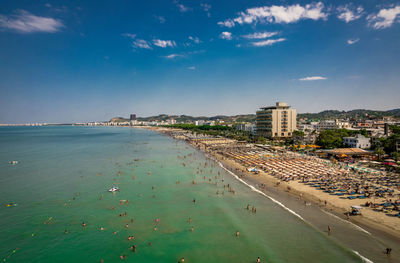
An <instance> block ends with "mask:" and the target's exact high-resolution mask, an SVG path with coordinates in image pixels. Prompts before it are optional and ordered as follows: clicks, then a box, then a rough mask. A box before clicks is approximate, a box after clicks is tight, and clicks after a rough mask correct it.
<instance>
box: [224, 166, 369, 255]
mask: <svg viewBox="0 0 400 263" xmlns="http://www.w3.org/2000/svg"><path fill="white" fill-rule="evenodd" d="M218 164H219V166H220V167H221V168H223V169H224V170H225V171H227V172H228V173H229V174H231V175H232V176H233V177H234V178H236V179H237V180H239V181H240V182H242V183H243V184H245V185H247V186H248V187H249V188H250V189H251V190H252V191H254V192H257V193H259V194H261V195H263V196H265V197H268V198H269V199H270V200H271V201H272V202H274V203H276V204H278V205H279V206H280V207H282V208H283V209H285V210H287V211H288V212H289V213H291V214H293V215H294V216H296V217H298V218H299V219H300V220H302V221H304V222H306V223H308V222H307V221H306V220H304V218H303V217H302V216H301V215H299V214H297V213H296V212H295V211H293V210H291V209H290V208H288V207H286V206H285V205H284V204H282V203H281V202H279V201H278V200H276V199H274V198H272V197H271V196H269V195H267V194H265V193H264V192H262V191H260V190H258V189H257V188H255V187H254V186H252V185H251V184H248V183H246V182H245V181H244V180H243V179H241V178H240V177H239V176H237V175H236V174H235V173H233V172H231V171H230V170H229V169H227V168H226V167H225V166H224V165H223V164H222V163H221V162H219V161H218ZM322 211H323V212H325V213H327V214H329V215H331V216H333V217H335V218H337V219H339V220H343V219H341V218H340V217H337V216H335V215H333V214H331V213H328V212H326V211H324V210H322ZM343 221H346V220H343ZM346 222H348V221H346ZM348 223H350V224H351V225H353V226H354V227H355V228H357V229H359V230H360V231H363V232H365V233H367V234H369V235H370V234H371V233H369V232H368V231H367V230H365V229H363V228H361V227H359V226H357V225H356V224H353V223H351V222H348ZM353 252H354V254H356V255H357V256H359V257H360V258H361V260H362V261H363V262H366V263H373V261H371V260H369V259H368V258H366V257H364V256H362V255H361V254H360V253H358V252H357V251H355V250H353Z"/></svg>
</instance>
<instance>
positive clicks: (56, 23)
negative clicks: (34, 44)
mask: <svg viewBox="0 0 400 263" xmlns="http://www.w3.org/2000/svg"><path fill="white" fill-rule="evenodd" d="M63 27H64V25H63V23H62V22H61V21H60V20H58V19H54V18H50V17H42V16H35V15H32V14H31V13H29V12H27V11H25V10H18V11H17V12H16V13H15V14H13V15H9V16H5V15H0V28H2V29H6V30H12V31H17V32H19V33H35V32H46V33H55V32H57V31H60V30H61V28H63Z"/></svg>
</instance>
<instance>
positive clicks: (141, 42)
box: [132, 39, 152, 49]
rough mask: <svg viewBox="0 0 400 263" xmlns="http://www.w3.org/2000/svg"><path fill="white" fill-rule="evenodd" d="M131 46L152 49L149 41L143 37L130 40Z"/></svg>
mask: <svg viewBox="0 0 400 263" xmlns="http://www.w3.org/2000/svg"><path fill="white" fill-rule="evenodd" d="M132 47H133V48H135V49H136V48H143V49H152V48H151V46H150V43H148V42H147V41H146V40H144V39H136V40H134V41H133V42H132Z"/></svg>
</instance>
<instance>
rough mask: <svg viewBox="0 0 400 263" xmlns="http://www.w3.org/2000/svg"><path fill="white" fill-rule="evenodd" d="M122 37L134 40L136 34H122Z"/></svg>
mask: <svg viewBox="0 0 400 263" xmlns="http://www.w3.org/2000/svg"><path fill="white" fill-rule="evenodd" d="M122 36H123V37H129V38H131V39H134V38H135V37H136V34H131V33H124V34H122Z"/></svg>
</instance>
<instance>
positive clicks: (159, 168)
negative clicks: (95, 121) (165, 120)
mask: <svg viewBox="0 0 400 263" xmlns="http://www.w3.org/2000/svg"><path fill="white" fill-rule="evenodd" d="M184 156H185V158H184ZM10 160H18V161H19V163H18V164H17V165H11V164H8V161H10ZM206 162H207V166H206V167H205V163H206ZM183 163H184V164H185V166H184V165H183ZM198 168H199V169H198ZM200 169H201V172H200ZM197 171H199V174H197ZM119 172H121V173H119ZM148 172H151V174H150V175H149V174H148ZM218 172H219V173H220V175H218ZM203 176H206V180H204V179H203ZM209 179H211V181H209ZM193 180H195V182H196V184H193V183H192V181H193ZM222 180H224V181H222ZM177 181H179V184H177V183H176V182H177ZM113 184H115V185H117V186H118V187H119V188H120V192H118V193H115V194H111V193H108V192H107V190H108V189H109V188H110V187H111V186H112V185H113ZM224 184H225V185H227V184H230V186H231V187H233V189H234V190H235V191H236V193H235V194H232V193H231V192H229V191H228V190H227V188H226V189H225V191H224V187H223V185H224ZM152 187H154V189H152ZM217 191H218V192H219V194H218V195H217V194H216V192H217ZM222 193H224V194H222ZM153 195H154V196H153ZM101 197H102V198H101ZM194 198H195V199H196V203H195V204H194V203H193V202H192V200H193V199H194ZM100 199H101V200H100ZM0 200H1V203H2V205H1V207H0V218H1V224H0V235H1V236H0V240H1V241H0V242H1V246H0V257H1V259H2V260H4V261H5V262H83V261H85V262H99V261H100V259H104V262H117V261H118V262H119V261H121V259H120V256H121V255H126V259H125V260H124V261H127V262H177V261H178V260H179V259H180V258H182V257H184V258H185V262H255V261H256V259H257V257H258V256H259V257H260V258H261V262H362V261H361V259H360V258H359V257H358V256H357V255H355V254H354V253H353V252H352V251H351V250H350V249H347V248H345V247H344V246H342V245H341V244H339V243H338V242H337V241H336V240H335V239H333V238H330V237H329V236H327V235H326V234H325V233H322V232H321V231H319V230H317V229H316V228H314V227H312V226H310V225H309V224H307V223H305V222H303V221H302V220H300V219H299V218H298V217H296V216H294V215H292V214H290V213H289V212H288V211H286V210H284V209H282V208H281V207H280V206H278V205H277V204H276V203H274V202H272V201H271V200H269V199H267V198H265V197H263V196H261V195H260V194H257V193H255V192H254V191H251V189H249V188H248V187H246V186H245V185H243V184H242V183H240V182H238V181H237V180H235V179H234V178H233V177H232V176H231V175H229V174H228V173H227V172H226V171H225V170H223V169H222V168H221V167H219V166H218V164H216V163H214V162H212V161H210V160H206V159H205V157H204V156H203V154H201V153H200V152H198V151H196V150H195V149H193V148H191V147H189V146H188V145H186V144H184V143H183V142H176V141H174V140H173V139H171V138H170V137H167V136H163V135H161V134H158V133H155V132H151V131H147V130H141V129H130V128H118V127H2V128H0ZM120 200H129V204H120ZM9 202H15V203H16V204H18V205H17V206H13V207H6V206H4V205H3V204H6V203H9ZM247 204H250V205H254V206H255V207H256V208H257V213H256V214H254V213H252V212H251V211H247V210H246V205H247ZM112 207H115V209H111V208H112ZM124 212H126V213H127V216H122V217H120V216H119V215H120V214H122V213H124ZM189 217H190V218H191V219H192V223H191V224H189V222H188V218H189ZM155 218H159V219H160V222H159V223H158V224H157V223H155V222H154V219H155ZM131 219H133V220H134V222H133V223H131V222H130V220H131ZM83 221H84V222H86V224H87V226H86V227H82V226H81V223H82V222H83ZM126 224H129V227H128V228H126ZM155 226H157V231H154V230H153V228H154V227H155ZM192 226H193V227H194V231H193V232H191V231H190V228H191V227H192ZM100 227H104V228H105V230H104V231H100V230H99V228H100ZM65 229H67V230H68V232H69V233H68V234H64V231H65ZM114 231H115V232H117V233H116V234H113V232H114ZM236 231H240V236H239V237H238V238H237V237H235V232H236ZM129 235H133V236H134V237H135V239H134V240H133V241H128V240H127V238H128V236H129ZM149 242H152V246H150V245H149ZM132 245H136V253H133V252H132V251H131V250H130V249H129V247H131V246H132Z"/></svg>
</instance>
